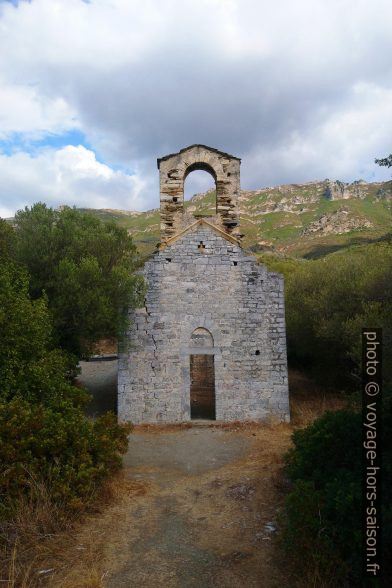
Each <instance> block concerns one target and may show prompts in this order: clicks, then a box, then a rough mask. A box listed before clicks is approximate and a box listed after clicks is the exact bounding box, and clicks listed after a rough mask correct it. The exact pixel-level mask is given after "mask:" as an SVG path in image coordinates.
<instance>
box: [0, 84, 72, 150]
mask: <svg viewBox="0 0 392 588" xmlns="http://www.w3.org/2000/svg"><path fill="white" fill-rule="evenodd" d="M78 126H79V124H78V122H77V116H76V113H75V111H73V110H72V108H71V107H70V106H69V104H67V102H66V101H65V100H64V98H62V97H61V96H58V97H53V98H49V97H47V96H42V95H41V94H40V92H39V90H38V88H34V87H28V86H22V85H19V86H17V85H7V84H6V83H3V84H1V85H0V139H6V138H7V136H9V135H12V134H13V133H24V134H25V135H26V136H27V137H29V138H37V137H40V136H44V135H45V134H46V133H62V132H64V131H67V130H69V129H72V128H77V127H78Z"/></svg>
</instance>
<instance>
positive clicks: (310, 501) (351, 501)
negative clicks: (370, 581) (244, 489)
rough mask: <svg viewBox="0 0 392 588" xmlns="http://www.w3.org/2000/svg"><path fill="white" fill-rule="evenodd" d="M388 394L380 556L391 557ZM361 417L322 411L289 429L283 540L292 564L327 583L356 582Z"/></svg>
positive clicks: (391, 404) (390, 399) (391, 413)
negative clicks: (288, 488) (290, 446)
mask: <svg viewBox="0 0 392 588" xmlns="http://www.w3.org/2000/svg"><path fill="white" fill-rule="evenodd" d="M391 422H392V394H391V393H390V391H388V390H387V391H386V393H385V402H384V407H383V439H384V444H383V450H384V454H383V461H384V465H385V467H384V470H383V488H384V491H383V521H384V529H383V536H384V548H385V553H384V562H385V564H386V567H387V562H388V561H392V554H391V543H390V537H391V513H392V509H391V506H390V498H391V497H390V488H391V485H392V476H391V463H392V451H391V445H390V443H389V438H390V435H391V434H392V427H391ZM361 429H362V418H361V414H360V413H357V412H353V411H349V410H341V411H337V412H328V413H325V414H324V415H323V416H322V417H321V418H319V419H317V420H316V421H315V422H314V423H313V424H311V425H310V426H308V427H306V428H305V429H302V430H297V431H295V432H294V433H293V442H294V447H293V449H291V450H290V451H289V452H288V454H287V456H286V472H287V474H288V476H289V478H290V479H291V481H292V482H293V489H292V491H291V492H290V493H289V495H288V496H287V499H286V504H285V524H284V530H283V533H282V539H283V544H284V546H285V548H286V549H287V552H288V553H289V554H290V556H291V560H292V562H293V566H294V570H295V571H296V572H297V573H298V575H299V576H303V573H304V569H307V570H308V572H309V574H312V575H313V580H314V579H315V578H316V579H318V582H319V584H320V585H321V580H322V579H323V580H324V582H325V581H326V579H328V583H327V584H326V585H328V586H335V585H336V586H341V585H344V583H354V584H355V583H356V582H358V581H359V580H360V577H361V534H362V527H361V525H362V520H361V515H362V512H361V500H362V486H361V471H362V444H361Z"/></svg>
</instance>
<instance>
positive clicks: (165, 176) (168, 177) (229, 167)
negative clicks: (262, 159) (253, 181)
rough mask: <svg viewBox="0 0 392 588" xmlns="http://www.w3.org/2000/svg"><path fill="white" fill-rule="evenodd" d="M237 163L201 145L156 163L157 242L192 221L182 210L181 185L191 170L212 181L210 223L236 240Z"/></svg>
mask: <svg viewBox="0 0 392 588" xmlns="http://www.w3.org/2000/svg"><path fill="white" fill-rule="evenodd" d="M240 163H241V160H240V159H239V158H238V157H234V156H233V155H229V154H228V153H223V152H222V151H218V150H217V149H212V148H211V147H207V146H205V145H191V146H190V147H186V148H185V149H181V151H179V152H178V153H173V154H171V155H166V156H165V157H162V158H160V159H158V168H159V185H160V201H161V240H162V241H165V240H166V239H168V238H170V237H172V236H173V235H175V234H177V233H179V232H180V231H181V230H182V229H184V228H185V227H187V226H188V225H189V224H191V223H192V222H193V220H194V219H193V218H192V215H191V214H188V213H187V211H186V210H185V209H184V182H185V179H186V177H187V176H188V174H189V173H191V172H192V171H194V170H204V171H207V172H208V173H210V174H211V175H212V176H213V178H214V180H215V185H216V215H215V216H213V217H211V218H210V221H211V222H212V223H214V224H216V225H217V226H219V227H220V228H222V229H223V230H224V231H225V232H226V233H232V234H233V235H236V237H237V238H238V237H239V236H240V235H239V228H238V225H239V211H238V199H239V196H240Z"/></svg>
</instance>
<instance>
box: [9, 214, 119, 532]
mask: <svg viewBox="0 0 392 588" xmlns="http://www.w3.org/2000/svg"><path fill="white" fill-rule="evenodd" d="M12 243H13V236H12V229H11V230H9V227H7V226H6V225H5V224H4V222H0V341H1V345H0V521H1V520H2V519H4V518H6V519H7V518H8V517H9V516H11V515H12V514H13V513H14V511H15V509H17V508H18V500H19V499H20V497H21V496H22V495H23V496H26V495H27V496H28V498H29V500H31V501H32V502H34V500H39V496H38V495H36V489H37V488H39V487H41V486H42V485H43V486H44V487H45V488H46V492H47V494H48V498H49V499H50V501H52V502H57V503H58V504H59V505H60V507H61V508H69V507H71V508H81V507H82V506H83V504H84V503H85V502H87V501H88V500H89V499H90V498H91V496H92V494H93V492H94V490H95V489H96V488H98V487H99V483H100V481H101V480H102V479H103V478H104V477H105V476H107V475H108V474H109V473H110V472H111V471H113V470H114V469H116V468H118V467H119V466H120V464H121V460H120V453H123V452H124V451H125V450H126V447H127V432H128V431H129V427H127V426H123V425H118V424H117V422H116V417H115V415H114V414H109V413H108V414H106V415H104V416H102V417H100V418H99V419H96V420H91V419H87V418H86V417H85V416H84V413H83V408H84V407H85V405H86V403H87V402H88V400H89V398H90V397H89V395H88V394H87V393H86V392H85V391H84V390H82V389H80V388H78V387H76V386H73V385H72V375H73V371H74V370H75V362H76V360H75V358H72V357H71V356H69V355H68V354H67V353H66V352H65V351H63V350H60V349H56V348H54V347H53V337H52V324H51V315H50V312H49V309H48V305H47V298H46V296H45V295H42V296H41V297H39V298H36V299H35V300H32V299H31V297H30V295H29V276H28V274H27V271H26V269H25V268H24V267H23V266H22V265H21V264H20V263H18V262H17V261H15V260H14V259H13V258H12V256H11V255H10V254H11V253H12V251H13V246H12Z"/></svg>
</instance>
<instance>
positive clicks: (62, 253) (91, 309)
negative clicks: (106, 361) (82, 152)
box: [15, 203, 144, 357]
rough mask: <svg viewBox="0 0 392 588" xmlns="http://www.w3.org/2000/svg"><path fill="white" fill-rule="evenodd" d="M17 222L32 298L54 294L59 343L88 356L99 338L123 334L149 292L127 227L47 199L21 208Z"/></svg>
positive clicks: (51, 306) (17, 253) (50, 299)
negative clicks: (56, 205) (50, 205)
mask: <svg viewBox="0 0 392 588" xmlns="http://www.w3.org/2000/svg"><path fill="white" fill-rule="evenodd" d="M15 224H16V246H15V256H16V259H17V260H18V261H20V262H22V263H23V264H25V265H26V267H27V269H28V271H29V273H30V275H31V282H30V293H31V295H32V297H33V298H34V299H36V298H39V297H40V296H41V295H42V294H43V293H45V294H46V296H47V298H48V305H49V309H50V311H51V313H52V317H53V325H54V337H55V341H56V343H57V344H58V345H60V346H61V347H62V348H64V349H67V350H68V351H70V352H72V353H74V354H76V355H78V356H79V357H82V356H88V355H89V354H90V353H91V352H92V350H93V348H94V344H95V343H96V342H97V341H98V340H99V339H101V338H103V337H110V336H116V335H118V334H119V333H120V332H121V331H122V330H123V329H124V327H125V325H126V311H127V309H128V308H129V307H132V306H137V305H138V304H140V303H141V300H142V297H143V295H144V281H143V279H142V277H141V276H140V275H138V274H135V273H134V270H135V267H136V263H137V258H136V249H135V246H134V245H133V242H132V239H131V237H130V236H129V235H128V233H127V231H126V230H125V229H123V228H121V227H118V226H117V225H115V223H113V222H102V221H101V220H100V219H98V218H97V217H95V216H94V215H92V214H89V213H84V212H81V211H78V210H76V209H75V208H68V207H65V208H64V209H62V210H61V211H57V210H53V209H52V208H48V207H47V206H46V205H45V204H42V203H37V204H35V205H34V206H32V207H31V209H29V208H27V207H26V208H25V209H24V210H21V211H18V212H17V214H16V217H15Z"/></svg>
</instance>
